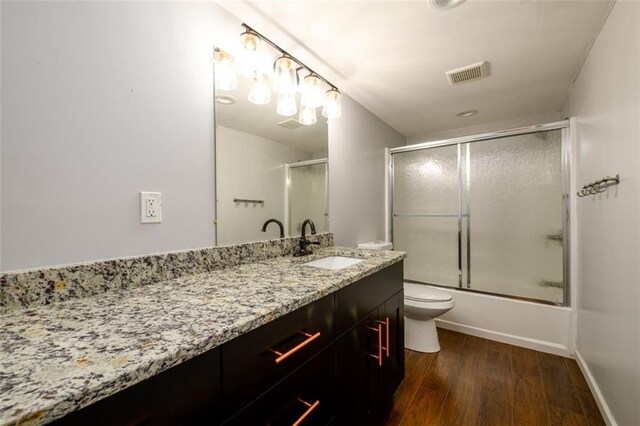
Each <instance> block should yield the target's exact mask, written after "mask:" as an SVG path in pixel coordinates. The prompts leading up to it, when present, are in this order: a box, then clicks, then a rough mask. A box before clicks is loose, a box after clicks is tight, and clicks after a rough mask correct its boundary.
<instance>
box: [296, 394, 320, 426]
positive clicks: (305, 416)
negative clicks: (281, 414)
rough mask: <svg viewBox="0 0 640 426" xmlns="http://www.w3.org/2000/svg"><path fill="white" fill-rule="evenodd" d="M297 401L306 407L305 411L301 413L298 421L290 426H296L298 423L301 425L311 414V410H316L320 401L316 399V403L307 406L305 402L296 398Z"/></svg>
mask: <svg viewBox="0 0 640 426" xmlns="http://www.w3.org/2000/svg"><path fill="white" fill-rule="evenodd" d="M298 401H300V402H302V403H303V404H304V405H306V406H307V410H306V411H305V412H304V413H302V415H301V416H300V417H299V418H298V420H296V421H295V422H294V423H293V425H292V426H298V425H299V424H300V423H302V422H303V421H304V419H306V418H307V417H309V414H311V412H312V411H313V410H315V409H316V408H318V405H320V400H319V399H318V400H317V401H316V402H314V403H313V404H309V403H308V402H307V401H305V400H303V399H301V398H298Z"/></svg>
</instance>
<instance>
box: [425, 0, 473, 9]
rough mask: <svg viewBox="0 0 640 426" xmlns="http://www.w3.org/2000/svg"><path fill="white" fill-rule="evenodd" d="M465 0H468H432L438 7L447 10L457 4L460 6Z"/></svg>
mask: <svg viewBox="0 0 640 426" xmlns="http://www.w3.org/2000/svg"><path fill="white" fill-rule="evenodd" d="M465 1H466V0H431V4H432V5H433V6H434V7H435V8H436V9H441V10H445V9H453V8H454V7H456V6H460V5H461V4H462V3H464V2H465Z"/></svg>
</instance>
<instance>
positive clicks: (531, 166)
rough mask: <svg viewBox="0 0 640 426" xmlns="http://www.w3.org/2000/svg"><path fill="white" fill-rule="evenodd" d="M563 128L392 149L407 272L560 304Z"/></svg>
mask: <svg viewBox="0 0 640 426" xmlns="http://www.w3.org/2000/svg"><path fill="white" fill-rule="evenodd" d="M567 126H568V123H566V122H560V123H552V124H548V125H541V126H535V127H530V128H522V129H516V130H510V131H504V132H497V133H492V134H484V135H478V136H472V137H465V138H458V139H452V140H448V141H439V142H433V143H425V144H419V145H412V146H406V147H400V148H394V149H392V150H390V153H391V164H390V168H389V170H390V183H391V200H392V201H391V237H392V240H393V242H394V246H395V248H396V249H397V250H402V251H406V252H407V253H408V258H407V259H406V261H405V280H406V281H411V282H417V283H424V284H430V285H436V286H444V287H455V288H457V289H462V290H466V291H475V292H481V293H488V294H494V295H501V296H506V297H514V298H521V299H527V300H532V301H537V302H541V303H550V304H555V305H567V304H568V300H569V295H568V291H567V288H568V282H569V279H568V270H569V267H568V248H567V246H568V244H565V242H567V241H568V229H569V227H568V219H569V217H568V197H567V190H568V132H567Z"/></svg>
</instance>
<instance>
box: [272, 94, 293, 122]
mask: <svg viewBox="0 0 640 426" xmlns="http://www.w3.org/2000/svg"><path fill="white" fill-rule="evenodd" d="M276 112H277V113H278V115H283V116H285V117H289V116H292V115H295V113H296V112H298V108H297V107H296V96H295V95H294V94H293V93H283V94H280V95H278V104H277V105H276Z"/></svg>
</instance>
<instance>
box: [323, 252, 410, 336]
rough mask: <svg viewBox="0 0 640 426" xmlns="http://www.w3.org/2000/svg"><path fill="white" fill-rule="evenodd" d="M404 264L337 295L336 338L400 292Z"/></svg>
mask: <svg viewBox="0 0 640 426" xmlns="http://www.w3.org/2000/svg"><path fill="white" fill-rule="evenodd" d="M403 275H404V261H402V262H398V263H394V264H393V265H391V266H388V267H386V268H384V269H382V270H381V271H378V272H376V273H375V274H372V275H369V276H368V277H365V278H363V279H361V280H360V281H357V282H355V283H353V284H351V285H348V286H347V287H345V288H343V289H341V290H339V291H337V292H336V293H335V295H336V301H335V303H336V330H335V331H336V336H340V335H341V334H342V333H344V332H345V331H347V329H349V328H350V327H352V326H353V325H355V324H357V323H358V321H360V320H362V319H363V318H364V317H366V316H367V315H369V313H371V311H373V310H374V309H376V308H377V307H378V306H380V305H381V304H383V303H384V302H385V301H386V300H387V299H389V298H390V297H391V296H393V295H394V294H396V293H397V292H399V291H400V290H402V289H403Z"/></svg>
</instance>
